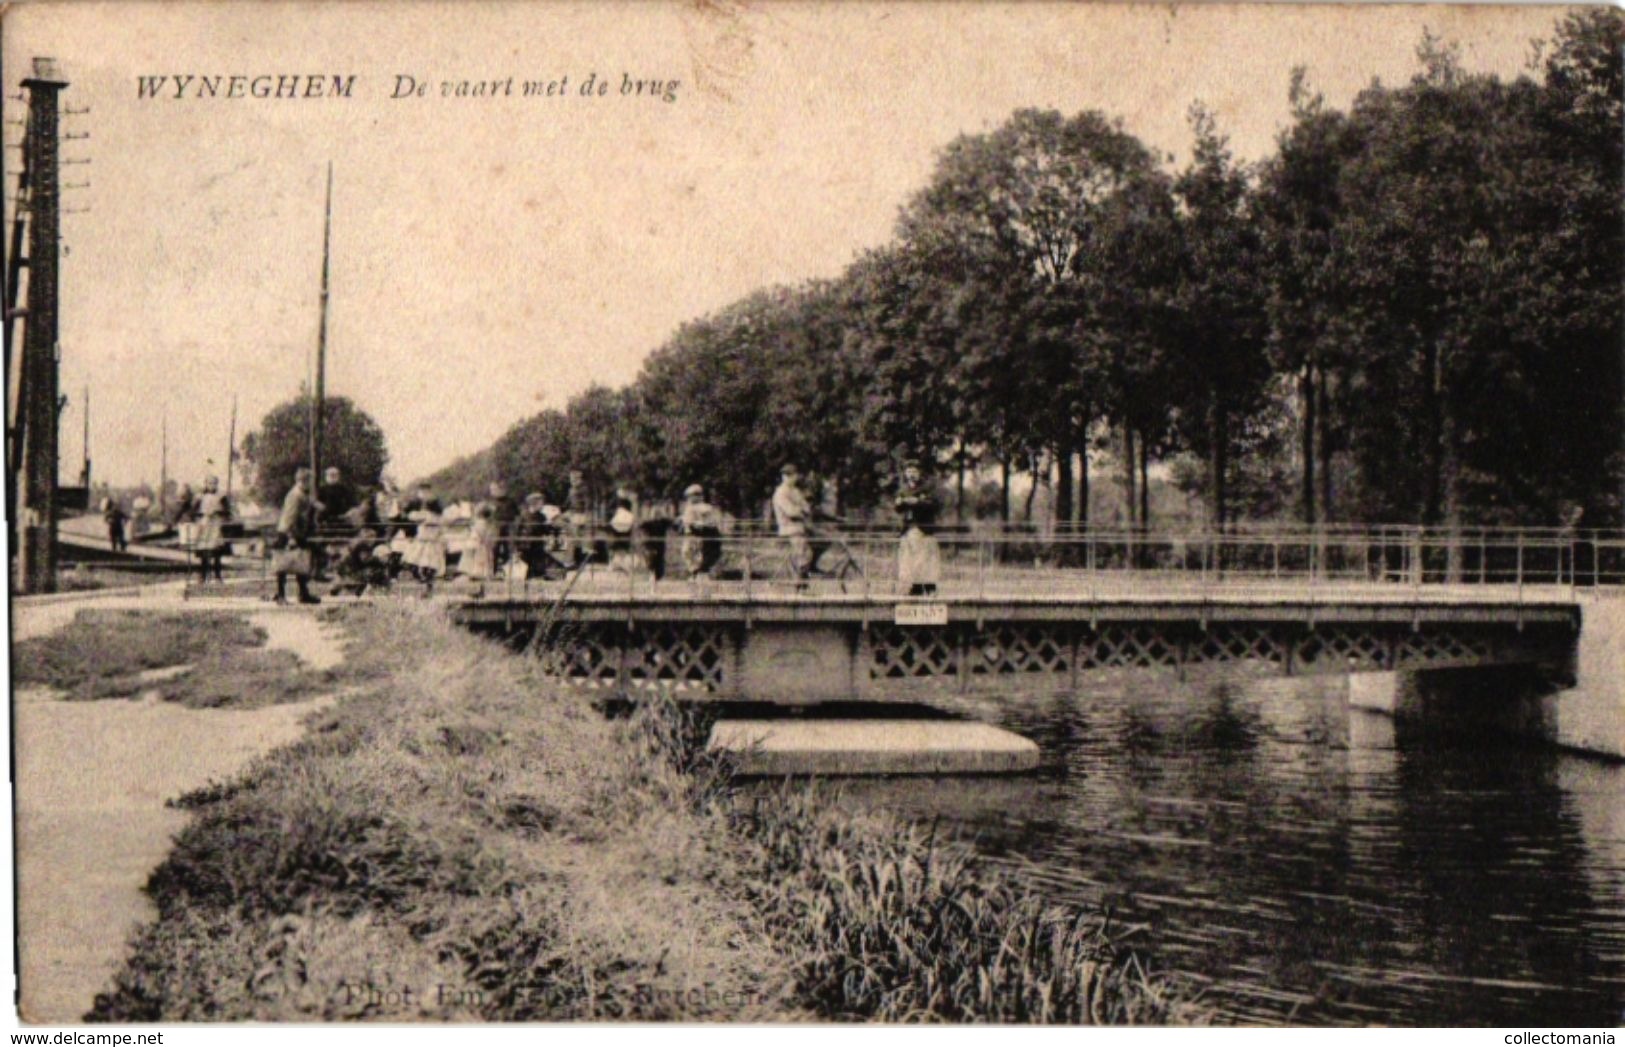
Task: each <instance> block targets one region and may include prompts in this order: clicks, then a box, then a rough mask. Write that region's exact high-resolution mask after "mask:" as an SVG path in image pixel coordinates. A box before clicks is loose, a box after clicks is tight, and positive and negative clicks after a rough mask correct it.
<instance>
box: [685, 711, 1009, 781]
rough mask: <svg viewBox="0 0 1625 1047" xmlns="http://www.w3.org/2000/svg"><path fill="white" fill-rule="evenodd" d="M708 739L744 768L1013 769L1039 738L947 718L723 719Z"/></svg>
mask: <svg viewBox="0 0 1625 1047" xmlns="http://www.w3.org/2000/svg"><path fill="white" fill-rule="evenodd" d="M708 747H709V748H710V749H711V750H713V751H717V750H721V751H725V752H730V753H734V754H737V756H738V758H739V771H740V773H741V774H747V775H761V776H778V775H800V774H816V775H865V774H1014V773H1019V772H1022V771H1031V770H1034V769H1035V768H1037V767H1038V746H1037V745H1036V744H1034V743H1033V742H1031V741H1028V740H1027V739H1026V738H1023V737H1021V736H1020V735H1019V734H1013V733H1012V732H1010V731H1006V730H1003V729H1001V728H998V727H994V726H992V725H990V724H985V723H967V722H961V721H944V720H721V721H719V722H718V723H717V724H716V725H715V726H714V727H712V729H711V739H710V742H709V744H708Z"/></svg>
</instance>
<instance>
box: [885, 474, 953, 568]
mask: <svg viewBox="0 0 1625 1047" xmlns="http://www.w3.org/2000/svg"><path fill="white" fill-rule="evenodd" d="M892 505H893V507H894V508H895V509H896V510H897V515H898V516H900V517H902V518H903V537H902V540H901V541H900V542H899V543H898V547H897V580H898V582H900V583H901V584H903V585H905V586H907V587H908V595H910V596H933V595H935V594H936V591H937V583H938V582H940V581H941V580H942V550H941V549H940V548H939V547H938V545H937V540H936V538H935V537H933V536H932V534H931V531H932V529H933V528H934V527H935V525H936V522H937V499H936V495H934V494H932V493H931V489H930V488H929V487H928V486H926V483H925V478H924V476H922V475H921V473H920V464H919V463H918V462H916V461H912V460H911V461H909V462H907V463H906V464H904V466H903V477H902V481H901V482H900V483H899V484H898V485H897V498H896V500H895V501H894V502H893V503H892Z"/></svg>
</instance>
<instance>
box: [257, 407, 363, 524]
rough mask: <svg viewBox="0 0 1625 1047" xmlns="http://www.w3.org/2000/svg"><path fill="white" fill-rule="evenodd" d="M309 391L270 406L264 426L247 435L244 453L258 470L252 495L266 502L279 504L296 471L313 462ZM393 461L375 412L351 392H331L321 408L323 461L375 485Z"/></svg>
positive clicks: (350, 477) (357, 482)
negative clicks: (358, 402)
mask: <svg viewBox="0 0 1625 1047" xmlns="http://www.w3.org/2000/svg"><path fill="white" fill-rule="evenodd" d="M310 415H311V400H310V397H309V396H300V397H298V398H296V399H293V400H289V401H288V402H287V403H284V404H281V405H280V406H278V407H275V408H273V409H272V410H271V412H270V413H269V414H267V415H266V416H265V419H264V420H263V421H262V422H260V427H259V428H258V429H257V430H255V431H254V432H252V433H249V434H248V436H247V437H245V438H244V440H243V457H244V458H245V459H247V460H248V463H249V465H250V466H251V467H252V468H253V471H254V497H255V498H256V499H258V500H259V501H260V502H262V503H264V504H266V505H278V504H281V502H282V499H283V498H284V497H285V496H286V495H287V493H288V490H289V488H291V487H292V486H293V474H294V471H295V470H296V469H298V468H299V467H300V466H302V465H309V464H310ZM388 461H389V451H388V449H387V447H386V446H385V443H384V431H383V429H381V428H379V426H378V423H377V422H375V421H373V419H372V416H370V415H368V414H367V413H366V412H365V411H363V410H361V409H360V408H359V407H357V406H356V405H355V404H354V403H353V402H351V400H350V399H349V398H348V397H345V396H330V397H327V398H326V400H325V401H324V403H323V409H322V466H323V468H324V469H326V467H328V466H338V468H339V469H340V470H341V471H342V472H343V474H344V478H345V480H346V481H347V482H348V483H350V484H353V485H355V486H356V487H358V488H366V487H372V486H375V485H376V484H377V483H378V480H379V477H381V476H382V475H383V472H384V466H385V464H387V463H388Z"/></svg>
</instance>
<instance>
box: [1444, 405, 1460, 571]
mask: <svg viewBox="0 0 1625 1047" xmlns="http://www.w3.org/2000/svg"><path fill="white" fill-rule="evenodd" d="M1439 437H1440V440H1439V443H1440V447H1439V474H1440V475H1439V482H1440V485H1441V486H1442V487H1443V491H1442V492H1441V500H1442V502H1443V505H1442V508H1441V512H1442V514H1443V517H1444V527H1445V536H1446V540H1447V541H1448V543H1449V545H1448V548H1447V549H1446V562H1445V572H1446V578H1447V580H1448V581H1450V582H1452V583H1457V582H1460V581H1461V574H1462V549H1461V453H1460V448H1459V447H1458V446H1457V440H1456V420H1455V417H1454V414H1453V412H1452V411H1450V409H1449V408H1448V407H1445V408H1444V410H1443V417H1442V418H1441V419H1440V425H1439Z"/></svg>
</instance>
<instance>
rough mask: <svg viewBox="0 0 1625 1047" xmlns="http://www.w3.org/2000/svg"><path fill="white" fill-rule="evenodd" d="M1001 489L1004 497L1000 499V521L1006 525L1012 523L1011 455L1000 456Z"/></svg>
mask: <svg viewBox="0 0 1625 1047" xmlns="http://www.w3.org/2000/svg"><path fill="white" fill-rule="evenodd" d="M999 489H1000V490H1001V491H1003V492H1004V497H1003V498H1001V499H999V522H1000V523H1002V524H1004V525H1005V526H1007V527H1008V526H1009V524H1010V456H1009V455H1003V456H1001V457H1000V458H999Z"/></svg>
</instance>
